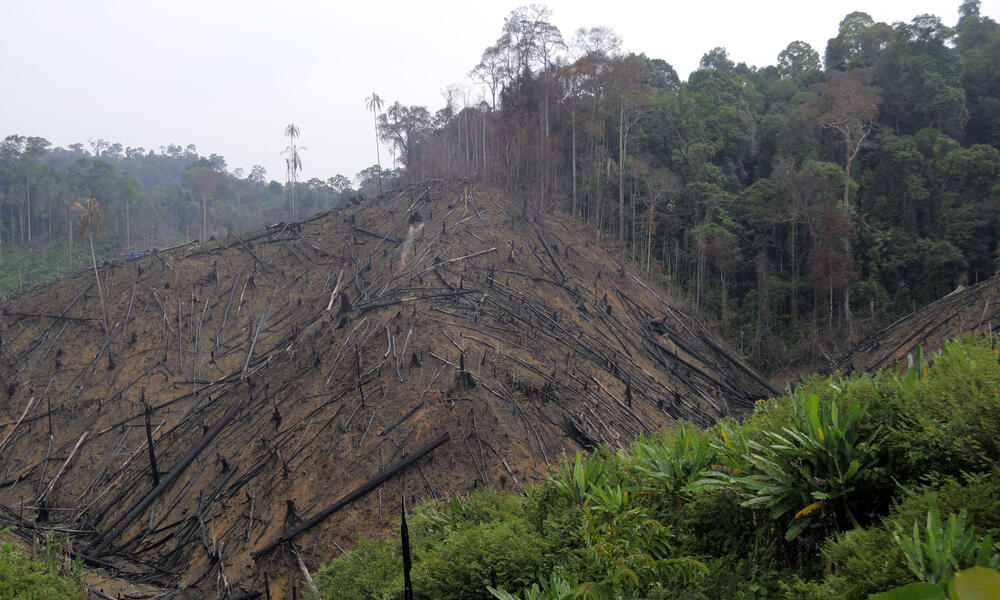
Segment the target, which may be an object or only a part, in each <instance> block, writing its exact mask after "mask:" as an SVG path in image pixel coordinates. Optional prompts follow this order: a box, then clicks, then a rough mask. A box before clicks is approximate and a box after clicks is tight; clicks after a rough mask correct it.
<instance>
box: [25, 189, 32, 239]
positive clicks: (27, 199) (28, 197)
mask: <svg viewBox="0 0 1000 600" xmlns="http://www.w3.org/2000/svg"><path fill="white" fill-rule="evenodd" d="M24 198H25V202H26V204H27V208H28V243H29V244H30V243H31V175H28V174H25V176H24Z"/></svg>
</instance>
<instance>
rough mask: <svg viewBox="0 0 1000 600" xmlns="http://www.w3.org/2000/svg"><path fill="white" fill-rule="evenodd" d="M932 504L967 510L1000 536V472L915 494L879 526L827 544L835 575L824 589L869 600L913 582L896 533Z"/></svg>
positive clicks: (920, 517)
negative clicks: (896, 540) (873, 595)
mask: <svg viewBox="0 0 1000 600" xmlns="http://www.w3.org/2000/svg"><path fill="white" fill-rule="evenodd" d="M933 503H937V505H938V506H939V507H940V510H943V511H946V512H956V511H960V510H962V509H966V512H967V514H968V523H970V524H973V525H975V526H976V528H977V529H978V530H981V531H983V532H984V533H989V534H991V535H992V536H993V537H994V538H995V537H996V536H997V534H998V532H1000V469H997V470H994V471H993V472H991V473H980V474H974V475H970V476H968V477H967V478H966V481H964V482H962V481H959V480H956V479H949V480H947V481H945V482H944V483H942V484H941V485H940V486H939V487H938V488H936V489H935V488H927V489H925V490H923V491H921V492H919V493H911V494H910V495H909V496H907V497H905V498H904V499H902V500H901V501H900V502H899V503H897V504H896V505H894V506H893V507H892V510H891V512H890V513H889V515H887V516H886V517H885V518H883V519H882V520H881V522H879V523H877V524H875V525H872V526H871V527H868V528H863V529H862V528H858V529H853V530H851V531H848V532H845V533H842V534H839V535H837V536H836V537H834V538H831V539H830V540H828V541H827V542H826V544H825V545H824V547H823V555H824V558H825V560H826V561H827V563H828V565H829V569H830V571H831V572H830V575H829V576H828V577H827V580H826V582H825V583H824V585H825V586H826V587H827V588H829V589H831V590H833V592H834V593H833V595H832V596H831V597H837V598H867V597H868V595H869V594H875V593H878V592H882V591H884V590H887V589H891V588H893V587H897V586H901V585H904V584H907V583H909V582H912V581H914V579H915V577H914V575H913V573H912V572H911V571H910V570H909V569H908V568H907V565H906V559H905V557H904V555H903V550H902V548H900V546H899V545H898V544H897V543H896V542H895V540H894V539H893V533H894V532H895V530H896V527H897V526H902V527H912V525H913V523H914V522H916V521H923V520H925V519H926V517H927V513H928V512H929V510H930V507H931V505H932V504H933Z"/></svg>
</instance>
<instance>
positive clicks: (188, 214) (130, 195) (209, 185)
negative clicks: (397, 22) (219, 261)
mask: <svg viewBox="0 0 1000 600" xmlns="http://www.w3.org/2000/svg"><path fill="white" fill-rule="evenodd" d="M279 135H280V132H276V135H275V138H276V142H277V141H280V139H281V138H280V137H279ZM266 175H267V174H266V172H265V170H264V169H263V167H260V166H254V167H253V168H252V169H251V170H250V173H244V171H243V169H234V170H232V171H230V170H228V168H227V165H226V160H225V158H223V157H221V156H218V155H216V154H212V155H210V156H208V157H205V156H201V155H199V154H198V151H197V148H196V147H195V146H194V145H189V146H187V147H186V148H181V147H180V146H178V145H174V144H171V145H169V146H167V147H164V148H160V149H159V151H154V150H146V149H144V148H131V147H129V148H122V145H121V144H118V143H110V142H107V141H105V140H103V139H100V140H92V141H91V142H90V143H89V147H87V148H85V147H84V145H83V144H72V145H70V147H69V148H68V149H67V148H53V147H52V145H51V144H50V143H49V141H48V140H45V139H44V138H39V137H24V136H21V135H8V136H7V137H6V138H5V139H4V140H3V141H2V142H0V295H10V294H13V293H18V292H20V291H22V290H23V289H26V288H28V287H31V286H34V285H38V284H41V283H46V282H48V281H51V280H53V279H55V278H57V277H60V276H65V275H67V274H69V273H72V272H73V271H75V270H76V269H78V268H80V267H83V266H89V265H90V263H91V256H90V251H89V246H87V245H85V244H84V245H81V244H79V243H78V240H77V239H76V237H77V232H75V231H74V229H75V227H74V225H75V222H76V220H77V219H78V218H79V216H80V214H79V213H78V212H74V210H73V205H74V204H76V203H78V202H79V203H81V204H85V203H86V200H87V199H88V198H94V199H96V200H97V201H98V203H99V204H100V207H101V209H102V213H103V214H102V219H101V221H102V223H101V225H102V227H101V229H102V231H101V234H100V235H98V236H97V237H96V238H95V240H94V245H95V250H96V252H97V255H98V258H99V260H106V259H111V258H114V257H121V256H123V255H128V254H130V253H133V252H141V251H145V250H148V249H152V248H155V247H160V248H163V247H169V246H173V245H176V244H179V243H183V242H185V241H189V240H193V239H203V238H205V239H207V238H211V237H217V236H225V235H227V234H230V233H233V234H238V233H243V232H246V231H252V230H255V229H259V228H261V227H263V226H265V225H269V224H271V223H276V222H279V221H288V220H290V219H291V218H292V213H291V209H292V205H291V201H292V196H291V193H292V188H293V187H294V194H295V196H294V202H295V205H294V206H295V217H296V218H303V217H305V216H308V215H311V214H314V213H316V212H320V211H324V210H329V209H332V208H337V207H340V206H343V205H344V204H345V203H346V202H347V201H348V200H349V199H351V198H354V197H356V196H357V194H358V190H355V189H354V188H352V183H353V182H352V181H351V180H350V179H348V178H347V177H345V176H343V175H337V176H335V177H331V178H329V179H327V180H325V181H324V180H320V179H318V178H314V179H309V180H308V181H299V182H295V183H294V186H293V184H292V183H291V182H289V181H286V182H285V183H280V182H277V181H268V180H267V176H266ZM380 175H381V178H382V180H383V183H389V184H391V183H392V182H393V181H394V180H395V178H396V177H397V175H398V173H397V172H396V171H394V170H391V169H385V170H381V171H380V168H379V167H377V166H372V167H370V168H369V169H366V170H364V171H362V172H361V173H359V174H358V176H357V181H358V182H359V184H360V185H359V190H360V191H362V193H365V194H368V195H374V194H375V193H376V190H377V180H378V178H379V176H380Z"/></svg>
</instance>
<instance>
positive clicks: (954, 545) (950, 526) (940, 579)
mask: <svg viewBox="0 0 1000 600" xmlns="http://www.w3.org/2000/svg"><path fill="white" fill-rule="evenodd" d="M892 537H893V539H894V540H895V541H896V544H897V545H898V546H899V547H900V548H902V550H903V558H904V559H905V560H906V566H907V567H908V568H909V569H910V571H912V572H913V574H914V575H916V576H917V578H918V579H919V580H920V581H926V582H928V583H938V584H941V583H944V582H946V581H948V580H949V579H951V577H952V575H954V574H955V572H956V571H958V570H961V569H966V568H968V567H973V566H980V567H992V568H994V569H995V568H998V567H1000V553H995V552H993V540H992V538H991V537H990V534H989V533H987V534H986V536H985V537H984V536H977V535H976V528H975V526H968V527H967V526H966V511H965V509H962V510H961V512H959V513H958V514H955V513H951V514H950V515H948V520H947V523H946V524H945V523H942V521H941V513H940V511H939V510H938V506H937V502H931V506H930V509H929V510H928V511H927V522H926V526H925V527H924V529H923V531H921V529H920V525H919V523H918V522H917V521H914V522H913V535H907V534H906V533H904V531H903V527H902V526H901V525H900V524H899V523H895V531H893V536H892ZM925 537H926V539H924V538H925Z"/></svg>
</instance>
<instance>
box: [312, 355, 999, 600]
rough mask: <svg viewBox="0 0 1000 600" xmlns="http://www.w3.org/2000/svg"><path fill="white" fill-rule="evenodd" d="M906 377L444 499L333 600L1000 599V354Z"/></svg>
mask: <svg viewBox="0 0 1000 600" xmlns="http://www.w3.org/2000/svg"><path fill="white" fill-rule="evenodd" d="M902 371H903V372H900V370H898V369H896V370H892V371H886V372H882V373H879V374H878V375H875V376H867V375H865V376H860V377H858V376H850V377H839V376H838V377H832V378H821V377H818V376H817V377H813V378H812V379H810V380H809V381H807V382H806V383H804V384H802V385H801V386H799V387H797V388H796V389H795V390H794V391H792V392H791V393H789V394H788V395H787V396H784V397H781V398H774V399H770V400H767V401H762V402H759V403H758V404H757V406H756V408H755V410H754V413H753V415H752V416H751V417H749V418H748V419H747V420H746V421H745V422H743V423H742V424H741V423H738V422H736V421H733V420H727V421H723V422H721V423H719V424H717V425H716V426H715V427H714V428H712V429H711V430H707V431H704V430H700V429H698V428H697V427H695V426H692V425H688V424H683V423H682V424H680V425H679V426H678V427H677V428H675V429H674V430H672V431H668V432H664V433H663V434H661V435H657V436H653V437H650V438H647V439H640V440H638V441H637V442H636V443H635V445H634V446H633V447H632V448H631V449H630V450H629V451H614V450H612V449H607V448H605V449H602V450H599V451H596V452H594V453H591V454H580V453H578V454H577V455H576V456H575V457H571V458H568V459H565V460H564V462H562V463H561V464H559V465H555V466H554V467H553V469H552V473H551V475H550V477H549V478H548V479H547V480H546V481H544V482H542V483H541V484H538V485H536V486H533V487H530V488H528V489H527V490H526V491H525V493H523V494H522V493H519V492H518V491H516V489H514V488H515V486H514V485H513V484H508V485H507V487H508V488H510V489H511V490H513V491H504V490H496V489H492V488H483V489H480V490H478V491H476V493H474V494H473V495H472V496H470V497H469V498H467V499H464V500H463V499H458V498H455V499H451V500H436V501H426V502H424V503H422V504H421V505H419V506H418V507H416V508H415V509H414V510H413V512H412V513H410V514H408V515H407V522H406V530H405V531H406V534H405V535H406V536H407V539H408V540H409V545H408V546H407V545H404V542H403V538H402V535H403V533H402V531H400V533H399V534H397V535H394V536H392V537H390V538H388V539H384V540H362V541H361V542H360V543H359V544H358V545H357V547H356V548H355V549H353V550H351V551H348V552H346V553H344V554H343V555H341V556H340V557H338V558H337V559H336V560H334V561H333V562H332V563H331V564H330V565H329V566H327V567H325V568H323V569H322V570H320V571H319V573H318V574H317V576H316V578H315V581H316V585H317V586H318V588H319V595H320V597H322V598H331V599H332V598H337V599H340V600H355V599H356V600H368V599H378V600H389V599H395V598H404V597H406V596H404V575H403V573H404V570H403V564H404V560H410V561H411V564H412V569H411V582H412V590H413V591H412V596H409V597H411V598H417V599H423V598H427V599H430V598H434V599H436V600H464V599H469V600H472V599H476V600H478V599H481V598H490V597H495V598H499V599H500V600H513V599H515V598H516V599H520V598H524V599H525V600H564V599H567V600H568V599H569V598H591V599H601V598H609V599H610V598H651V599H652V598H676V599H691V600H701V599H706V600H707V599H710V598H711V599H714V598H738V599H745V600H755V599H758V598H760V599H763V598H772V599H773V598H787V599H789V600H808V599H817V600H819V599H824V600H825V599H828V598H851V599H862V598H868V597H869V594H878V593H882V592H886V591H888V590H892V589H895V588H897V587H900V586H906V585H909V586H911V587H910V588H908V591H909V594H900V595H895V596H891V597H888V598H885V599H879V600H893V599H895V600H907V599H909V600H916V599H924V600H932V599H934V600H944V598H945V595H944V587H946V586H948V585H949V583H950V582H953V581H956V580H958V579H959V578H961V577H965V576H966V575H968V574H969V573H967V572H965V571H964V570H965V569H968V568H973V567H975V566H979V567H980V569H977V570H974V571H972V573H973V574H977V573H978V575H980V576H984V577H987V578H992V580H993V585H994V586H997V585H998V581H997V580H1000V573H996V572H995V571H992V574H990V573H991V571H988V570H987V569H994V570H995V569H997V568H1000V545H994V543H993V540H994V539H997V537H998V536H1000V470H998V467H997V461H998V460H1000V440H998V438H997V431H1000V410H998V408H1000V362H998V352H997V348H996V346H995V340H994V345H993V346H992V347H991V345H990V343H989V342H988V341H986V340H982V339H980V340H967V341H965V342H963V343H958V342H956V343H953V344H951V345H949V347H948V348H947V349H946V350H945V351H944V352H943V353H942V354H941V355H939V356H936V357H935V360H934V362H933V365H930V366H929V365H928V364H926V363H925V362H924V361H923V359H922V356H917V357H915V358H914V360H913V364H912V366H911V368H909V369H906V367H905V366H904V367H903V370H902ZM404 548H408V549H409V555H405V554H404ZM404 556H406V558H404ZM956 572H957V573H959V574H958V575H956ZM962 573H966V575H962ZM960 587H961V586H960ZM993 589H994V593H996V589H997V588H996V587H994V588H993ZM917 591H919V592H922V593H921V594H917V593H916V592H917ZM995 597H996V596H995V595H989V594H985V595H972V596H963V595H961V594H957V595H956V596H952V598H995Z"/></svg>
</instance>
